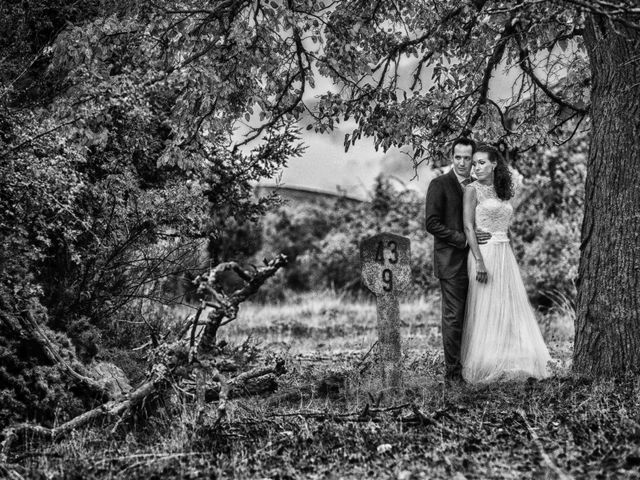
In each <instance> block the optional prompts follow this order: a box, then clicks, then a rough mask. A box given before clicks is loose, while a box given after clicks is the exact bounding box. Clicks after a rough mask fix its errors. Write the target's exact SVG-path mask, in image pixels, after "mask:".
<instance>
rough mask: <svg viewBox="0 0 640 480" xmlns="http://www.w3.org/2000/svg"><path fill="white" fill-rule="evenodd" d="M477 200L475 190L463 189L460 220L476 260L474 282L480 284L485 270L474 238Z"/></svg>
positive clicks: (482, 281)
mask: <svg viewBox="0 0 640 480" xmlns="http://www.w3.org/2000/svg"><path fill="white" fill-rule="evenodd" d="M477 203H478V200H477V198H476V190H475V188H473V187H471V186H466V187H465V188H464V200H463V207H462V219H463V221H464V233H465V235H466V236H467V243H468V244H469V248H470V249H471V253H472V254H473V256H474V257H475V259H476V271H477V274H476V280H478V281H479V282H481V283H484V282H486V281H487V269H486V268H485V266H484V260H483V258H482V253H480V247H479V246H478V239H477V238H476V230H475V227H476V205H477Z"/></svg>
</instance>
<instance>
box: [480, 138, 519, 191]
mask: <svg viewBox="0 0 640 480" xmlns="http://www.w3.org/2000/svg"><path fill="white" fill-rule="evenodd" d="M480 152H484V153H486V154H487V156H488V157H489V160H490V161H491V162H494V163H495V164H496V168H495V169H494V170H493V188H495V189H496V195H498V198H499V199H500V200H509V199H510V198H511V197H513V193H514V192H513V178H512V177H511V170H509V167H508V166H507V162H506V161H505V159H504V157H503V156H502V154H501V153H500V150H498V149H497V148H496V147H494V146H492V145H479V146H478V147H477V148H476V151H475V153H480Z"/></svg>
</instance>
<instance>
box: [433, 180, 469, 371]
mask: <svg viewBox="0 0 640 480" xmlns="http://www.w3.org/2000/svg"><path fill="white" fill-rule="evenodd" d="M426 227H427V231H428V232H429V233H431V234H432V235H433V237H434V248H433V272H434V274H435V276H436V277H438V278H439V279H440V288H441V291H442V342H443V344H444V361H445V365H446V373H445V378H460V376H461V370H462V367H461V365H460V343H461V341H462V326H463V323H464V309H465V303H466V301H467V289H468V287H469V277H468V275H467V254H468V251H469V249H468V247H467V242H466V237H465V234H464V226H463V221H462V186H461V185H460V182H459V181H458V178H457V177H456V174H455V173H454V171H453V169H451V171H450V172H449V173H447V174H446V175H440V176H439V177H437V178H434V179H433V180H432V181H431V183H430V184H429V189H428V190H427V205H426Z"/></svg>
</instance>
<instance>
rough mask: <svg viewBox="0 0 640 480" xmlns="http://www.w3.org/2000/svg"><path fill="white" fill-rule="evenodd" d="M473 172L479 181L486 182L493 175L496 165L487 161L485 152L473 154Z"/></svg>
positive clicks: (487, 156) (487, 157) (487, 155)
mask: <svg viewBox="0 0 640 480" xmlns="http://www.w3.org/2000/svg"><path fill="white" fill-rule="evenodd" d="M472 165H473V171H474V173H475V175H476V178H477V179H478V180H480V181H482V180H487V179H489V178H491V176H492V175H493V169H494V168H495V166H496V164H495V163H493V162H492V161H491V160H489V154H488V153H487V152H477V153H474V154H473V162H472Z"/></svg>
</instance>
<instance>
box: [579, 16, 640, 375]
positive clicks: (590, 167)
mask: <svg viewBox="0 0 640 480" xmlns="http://www.w3.org/2000/svg"><path fill="white" fill-rule="evenodd" d="M584 40H585V45H586V47H587V51H588V53H589V58H590V63H591V71H592V82H593V85H592V90H591V119H592V136H591V145H590V149H589V160H588V164H587V180H586V185H585V195H586V197H585V213H584V221H583V225H582V243H581V257H580V267H579V278H578V303H577V312H576V333H575V350H574V370H575V371H576V373H579V374H582V375H586V376H590V377H603V376H619V375H621V374H625V373H627V372H640V31H638V30H632V29H629V28H626V27H623V26H621V25H620V24H618V23H613V22H611V21H610V20H608V19H606V18H604V17H600V16H596V15H594V16H591V17H590V18H588V19H587V25H586V29H585V34H584Z"/></svg>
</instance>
